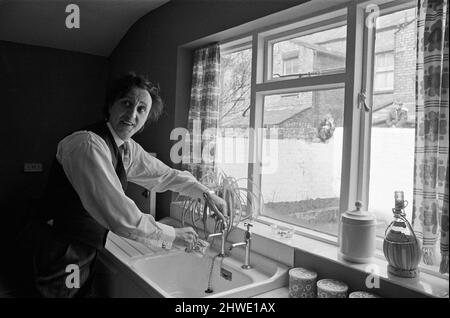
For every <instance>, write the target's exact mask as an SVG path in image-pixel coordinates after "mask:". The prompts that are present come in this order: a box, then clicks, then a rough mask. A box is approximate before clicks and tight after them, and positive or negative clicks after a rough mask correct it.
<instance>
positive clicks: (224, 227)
mask: <svg viewBox="0 0 450 318" xmlns="http://www.w3.org/2000/svg"><path fill="white" fill-rule="evenodd" d="M203 198H204V199H205V202H210V201H209V199H208V195H207V194H206V193H204V194H203ZM209 206H210V208H211V210H213V212H214V213H215V214H216V215H217V217H219V219H220V221H221V231H220V232H218V233H213V234H209V235H208V238H207V239H209V238H211V237H216V236H221V239H222V241H221V246H220V254H219V256H221V257H225V256H226V255H225V240H226V238H227V231H228V226H229V224H228V217H227V216H225V215H223V214H222V213H221V212H220V211H219V210H218V209H217V207H216V206H215V205H214V204H213V203H212V204H209Z"/></svg>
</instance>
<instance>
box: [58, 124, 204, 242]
mask: <svg viewBox="0 0 450 318" xmlns="http://www.w3.org/2000/svg"><path fill="white" fill-rule="evenodd" d="M107 125H108V128H109V129H110V131H111V133H112V135H113V137H114V140H115V141H116V144H117V146H118V147H120V146H121V145H122V144H123V143H124V141H123V140H122V139H120V138H119V137H118V136H117V134H116V133H115V131H114V130H113V129H112V127H111V126H110V124H109V123H107ZM127 142H128V147H129V151H130V154H129V155H130V160H129V163H128V164H124V168H125V171H126V174H127V179H128V181H131V182H133V183H136V184H138V185H140V186H142V187H144V188H146V189H148V190H153V191H156V192H164V191H167V190H172V191H175V192H180V193H181V194H183V195H187V196H190V197H193V198H202V195H203V192H205V191H208V188H207V187H205V186H203V185H202V184H201V183H200V182H198V181H197V180H196V179H195V178H194V176H193V175H192V174H191V173H189V172H188V171H180V170H176V169H172V168H170V167H169V166H167V165H165V164H164V163H163V162H161V161H160V160H158V159H157V158H155V157H153V156H151V155H150V154H149V153H148V152H146V151H145V150H144V149H143V148H142V147H141V146H140V145H139V144H138V143H136V142H135V141H134V140H133V139H129V140H127ZM56 158H57V160H58V161H59V163H60V164H61V165H62V167H63V169H64V172H65V174H66V176H67V178H68V179H69V181H70V183H71V184H72V186H73V187H74V189H75V191H76V192H77V193H78V196H79V197H80V199H81V202H82V204H83V207H84V208H85V209H86V211H88V212H89V214H90V215H91V216H92V217H93V218H94V219H95V220H96V221H97V222H98V223H99V224H100V225H102V226H103V227H105V228H107V229H108V230H110V231H112V232H114V233H116V234H117V235H120V236H123V237H126V238H129V239H132V240H135V241H138V242H141V243H143V244H145V245H150V246H153V247H160V248H167V249H170V248H171V247H172V243H173V241H174V239H175V229H174V228H173V227H171V226H168V225H165V224H162V223H159V222H156V221H155V219H154V218H153V216H152V215H150V214H144V213H142V212H141V211H140V210H139V208H138V207H137V206H136V204H135V203H134V201H133V200H131V199H130V198H129V197H127V196H126V195H125V193H124V191H123V189H122V185H121V183H120V180H119V178H118V177H117V174H116V172H115V169H114V166H113V165H112V157H111V152H110V150H109V147H108V146H107V145H106V142H105V141H104V140H103V138H101V137H100V136H98V135H97V134H95V133H93V132H90V131H77V132H74V133H73V134H71V135H69V136H67V137H66V138H64V139H63V140H61V141H60V142H59V144H58V150H57V153H56Z"/></svg>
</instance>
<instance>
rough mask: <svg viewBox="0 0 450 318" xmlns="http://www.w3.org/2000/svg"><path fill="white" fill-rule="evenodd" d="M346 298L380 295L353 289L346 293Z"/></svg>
mask: <svg viewBox="0 0 450 318" xmlns="http://www.w3.org/2000/svg"><path fill="white" fill-rule="evenodd" d="M348 298H380V296H377V295H375V294H372V293H368V292H365V291H354V292H352V293H350V295H348Z"/></svg>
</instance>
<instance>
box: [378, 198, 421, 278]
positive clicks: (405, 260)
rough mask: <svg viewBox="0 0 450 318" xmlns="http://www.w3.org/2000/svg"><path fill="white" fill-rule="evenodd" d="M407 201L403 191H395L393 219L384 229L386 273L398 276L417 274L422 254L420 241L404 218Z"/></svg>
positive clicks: (408, 276)
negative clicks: (387, 263)
mask: <svg viewBox="0 0 450 318" xmlns="http://www.w3.org/2000/svg"><path fill="white" fill-rule="evenodd" d="M407 204H408V201H406V200H404V198H403V191H395V208H393V209H392V212H394V220H393V221H392V222H391V223H390V224H389V226H388V227H387V229H386V233H385V238H384V241H383V252H384V256H385V257H386V259H387V261H388V262H389V265H388V273H390V274H392V275H396V276H400V277H407V278H414V277H416V276H417V275H418V274H419V269H418V265H419V262H420V259H421V256H422V248H421V245H420V241H419V240H418V239H417V237H416V234H415V233H414V230H413V229H412V227H411V224H409V222H408V220H407V219H406V214H405V211H404V209H405V207H406V206H407Z"/></svg>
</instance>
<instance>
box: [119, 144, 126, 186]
mask: <svg viewBox="0 0 450 318" xmlns="http://www.w3.org/2000/svg"><path fill="white" fill-rule="evenodd" d="M122 146H123V145H122ZM122 146H121V148H122ZM116 156H117V164H116V174H117V176H118V177H119V180H120V183H121V184H122V188H123V191H125V190H126V189H127V173H126V172H125V168H124V167H123V161H122V154H121V150H120V149H118V151H117V153H116Z"/></svg>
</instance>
